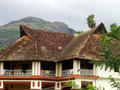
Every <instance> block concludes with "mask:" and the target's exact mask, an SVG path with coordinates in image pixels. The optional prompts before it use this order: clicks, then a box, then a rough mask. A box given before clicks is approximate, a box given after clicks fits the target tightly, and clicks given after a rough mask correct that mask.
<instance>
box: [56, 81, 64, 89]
mask: <svg viewBox="0 0 120 90" xmlns="http://www.w3.org/2000/svg"><path fill="white" fill-rule="evenodd" d="M55 90H62V87H61V82H55Z"/></svg>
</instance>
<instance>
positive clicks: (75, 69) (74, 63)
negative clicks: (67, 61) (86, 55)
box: [73, 60, 77, 75]
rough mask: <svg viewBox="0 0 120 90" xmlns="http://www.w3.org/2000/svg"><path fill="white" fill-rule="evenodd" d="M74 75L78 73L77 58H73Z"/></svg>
mask: <svg viewBox="0 0 120 90" xmlns="http://www.w3.org/2000/svg"><path fill="white" fill-rule="evenodd" d="M73 75H77V60H73Z"/></svg>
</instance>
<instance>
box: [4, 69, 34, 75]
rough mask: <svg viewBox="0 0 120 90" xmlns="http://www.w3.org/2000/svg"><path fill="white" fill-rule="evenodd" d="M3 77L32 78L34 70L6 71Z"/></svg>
mask: <svg viewBox="0 0 120 90" xmlns="http://www.w3.org/2000/svg"><path fill="white" fill-rule="evenodd" d="M3 75H4V76H10V77H17V76H18V77H21V76H31V75H32V70H4V72H3Z"/></svg>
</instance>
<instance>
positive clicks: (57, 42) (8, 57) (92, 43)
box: [0, 23, 107, 62]
mask: <svg viewBox="0 0 120 90" xmlns="http://www.w3.org/2000/svg"><path fill="white" fill-rule="evenodd" d="M103 32H105V33H107V31H106V28H105V27H104V24H103V23H101V24H100V25H98V26H97V27H95V28H93V29H91V30H89V31H86V32H83V33H81V34H79V35H78V36H73V35H71V34H64V33H58V32H50V31H42V30H34V29H31V28H29V27H26V26H24V25H21V26H20V38H19V39H18V40H17V41H16V42H15V43H13V44H12V45H10V46H9V47H8V48H6V49H5V50H4V51H3V52H1V53H0V61H19V60H21V61H22V60H43V61H55V62H56V61H61V60H69V59H76V58H78V59H92V60H93V59H94V60H100V58H99V57H98V55H97V52H98V47H99V45H98V38H97V37H98V36H99V35H98V34H101V33H103ZM95 34H96V35H95Z"/></svg>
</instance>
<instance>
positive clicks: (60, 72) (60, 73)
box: [58, 62, 62, 77]
mask: <svg viewBox="0 0 120 90" xmlns="http://www.w3.org/2000/svg"><path fill="white" fill-rule="evenodd" d="M58 69H59V77H61V76H62V63H61V62H59V68H58Z"/></svg>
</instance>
